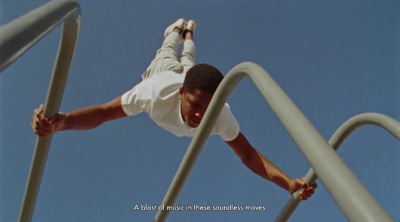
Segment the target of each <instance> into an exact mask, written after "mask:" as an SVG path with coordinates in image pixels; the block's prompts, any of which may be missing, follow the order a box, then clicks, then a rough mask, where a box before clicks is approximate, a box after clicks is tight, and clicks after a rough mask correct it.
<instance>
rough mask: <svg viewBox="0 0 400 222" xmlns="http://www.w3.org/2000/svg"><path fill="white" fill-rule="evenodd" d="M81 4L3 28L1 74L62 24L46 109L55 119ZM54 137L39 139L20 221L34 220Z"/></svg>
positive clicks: (58, 6)
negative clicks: (33, 215)
mask: <svg viewBox="0 0 400 222" xmlns="http://www.w3.org/2000/svg"><path fill="white" fill-rule="evenodd" d="M80 19H81V11H80V7H79V4H78V3H77V2H75V1H71V0H56V1H51V2H49V3H47V4H45V5H43V6H41V7H39V8H37V9H35V10H33V11H31V12H29V13H27V14H26V15H24V16H21V17H20V18H17V19H15V20H14V21H12V22H10V23H8V24H6V25H4V26H2V27H0V52H1V53H0V72H1V71H3V70H4V69H5V68H6V67H8V66H9V65H10V64H12V63H13V62H14V61H15V60H17V59H18V58H19V57H20V56H22V55H23V54H24V52H26V51H27V50H29V49H30V48H31V47H32V46H33V45H34V44H35V43H37V42H38V41H39V40H40V39H42V38H43V37H44V36H45V35H47V34H48V33H49V32H50V31H51V30H53V29H54V28H56V27H57V26H58V25H60V24H63V29H62V35H61V39H60V45H59V49H58V53H57V59H56V62H55V65H54V69H53V73H52V76H51V81H50V85H49V90H48V92H47V98H46V102H45V106H44V115H45V116H46V117H52V116H54V115H55V114H56V113H58V110H59V108H60V104H61V100H62V96H63V93H64V88H65V84H66V81H67V76H68V72H69V68H70V64H71V61H72V57H73V55H74V52H75V46H76V43H77V40H78V35H79V27H80ZM50 142H51V136H49V137H46V138H39V137H38V138H37V140H36V145H35V151H34V154H33V158H32V164H31V169H30V172H29V178H28V181H27V185H26V190H25V196H24V200H23V203H22V207H21V211H20V215H19V221H21V222H27V221H31V219H32V214H33V210H34V207H35V202H36V198H37V194H38V191H39V187H40V182H41V179H42V175H43V169H44V166H45V164H46V159H47V153H48V150H49V146H50Z"/></svg>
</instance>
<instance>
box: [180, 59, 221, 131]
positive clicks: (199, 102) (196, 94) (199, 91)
mask: <svg viewBox="0 0 400 222" xmlns="http://www.w3.org/2000/svg"><path fill="white" fill-rule="evenodd" d="M223 78H224V76H223V75H222V73H221V72H220V71H219V70H218V69H217V68H215V67H213V66H211V65H207V64H197V65H194V66H193V67H192V68H190V69H189V70H188V71H187V73H186V77H185V80H184V82H183V86H182V87H181V88H180V90H179V97H180V99H181V114H182V117H183V119H184V121H185V122H186V123H187V124H188V125H189V126H190V127H193V128H195V127H197V126H198V125H199V124H200V121H201V119H202V118H203V116H204V113H205V111H206V109H207V107H208V105H209V103H210V101H211V98H212V96H213V95H214V92H215V90H217V87H218V85H219V84H220V82H221V81H222V79H223Z"/></svg>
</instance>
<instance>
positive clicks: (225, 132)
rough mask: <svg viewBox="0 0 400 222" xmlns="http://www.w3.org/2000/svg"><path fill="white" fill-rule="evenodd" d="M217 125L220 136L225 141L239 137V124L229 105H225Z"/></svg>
mask: <svg viewBox="0 0 400 222" xmlns="http://www.w3.org/2000/svg"><path fill="white" fill-rule="evenodd" d="M216 124H217V127H218V134H219V135H220V136H221V138H222V139H223V140H224V141H232V140H234V139H235V138H236V137H237V136H238V135H239V131H240V127H239V123H238V121H237V120H236V118H235V117H234V116H233V114H232V112H231V110H230V107H229V105H228V104H227V103H225V105H224V108H223V109H222V111H221V114H220V115H219V117H218V119H217V123H216Z"/></svg>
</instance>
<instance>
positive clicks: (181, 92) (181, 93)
mask: <svg viewBox="0 0 400 222" xmlns="http://www.w3.org/2000/svg"><path fill="white" fill-rule="evenodd" d="M179 99H180V100H182V99H183V88H182V86H181V87H179Z"/></svg>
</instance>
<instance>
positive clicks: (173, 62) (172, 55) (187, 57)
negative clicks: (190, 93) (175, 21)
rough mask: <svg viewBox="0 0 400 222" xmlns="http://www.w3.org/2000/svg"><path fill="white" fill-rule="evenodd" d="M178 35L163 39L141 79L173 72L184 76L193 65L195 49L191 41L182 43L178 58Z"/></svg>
mask: <svg viewBox="0 0 400 222" xmlns="http://www.w3.org/2000/svg"><path fill="white" fill-rule="evenodd" d="M179 38H180V37H179V34H178V33H176V32H172V33H171V34H169V35H168V36H167V37H166V38H165V39H164V42H163V44H162V46H161V48H160V49H159V50H157V54H156V57H155V58H154V59H153V61H152V62H151V64H150V65H149V67H147V69H146V72H144V73H143V74H142V78H143V79H146V78H149V77H150V76H151V75H153V74H154V73H160V72H165V71H174V72H176V73H178V74H185V73H186V72H187V71H188V70H189V69H190V68H191V67H192V66H193V65H194V58H195V55H196V47H195V45H194V42H193V41H192V40H185V41H184V42H183V49H182V54H181V55H180V56H179V58H178V48H179Z"/></svg>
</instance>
